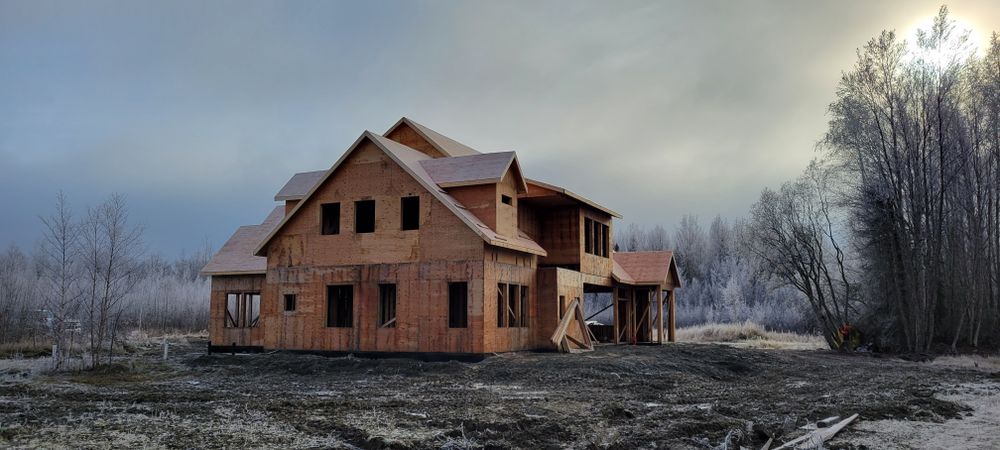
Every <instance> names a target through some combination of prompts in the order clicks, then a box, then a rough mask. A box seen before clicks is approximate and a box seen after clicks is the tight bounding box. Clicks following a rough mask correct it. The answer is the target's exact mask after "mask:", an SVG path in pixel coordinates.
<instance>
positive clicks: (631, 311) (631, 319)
mask: <svg viewBox="0 0 1000 450" xmlns="http://www.w3.org/2000/svg"><path fill="white" fill-rule="evenodd" d="M628 340H629V343H630V344H635V287H631V288H629V302H628Z"/></svg>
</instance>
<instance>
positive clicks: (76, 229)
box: [0, 193, 212, 366]
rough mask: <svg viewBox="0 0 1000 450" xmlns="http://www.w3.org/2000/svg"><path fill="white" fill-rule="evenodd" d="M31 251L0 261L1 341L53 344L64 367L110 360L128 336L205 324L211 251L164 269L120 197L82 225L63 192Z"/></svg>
mask: <svg viewBox="0 0 1000 450" xmlns="http://www.w3.org/2000/svg"><path fill="white" fill-rule="evenodd" d="M40 222H41V224H42V225H43V227H42V231H43V233H42V238H41V240H40V241H39V243H38V245H36V246H35V247H34V248H33V249H31V251H30V252H29V253H25V252H24V251H22V250H21V249H19V248H17V247H15V246H11V247H10V248H8V249H7V250H6V251H5V252H3V253H0V343H18V342H21V343H23V342H26V341H28V342H33V343H36V344H41V343H46V344H48V343H51V344H54V345H55V346H56V349H57V355H56V356H57V358H56V359H57V364H59V363H60V362H61V361H62V360H64V359H65V358H66V357H70V356H80V357H84V356H85V357H86V358H87V362H88V364H89V365H90V366H96V365H99V364H101V363H103V362H108V361H110V360H111V358H112V356H113V354H114V351H115V345H116V344H117V345H119V347H120V346H121V344H122V343H123V342H124V340H123V336H121V333H122V330H133V329H139V330H156V331H195V330H203V329H205V328H206V327H207V324H208V310H207V308H206V307H205V306H206V305H205V301H204V300H205V299H206V298H208V293H209V289H210V286H209V282H208V280H207V279H206V278H204V277H201V276H199V274H198V272H199V271H200V270H201V268H202V267H203V266H204V265H205V264H206V263H207V262H208V259H209V258H210V257H211V255H212V251H211V249H210V248H208V247H207V246H206V247H205V248H204V249H202V250H200V251H198V252H196V253H195V254H193V255H190V256H187V255H185V256H182V257H180V258H178V259H177V260H175V261H167V260H165V259H163V258H162V257H159V256H157V255H148V254H146V252H145V247H144V245H143V240H142V234H143V230H142V228H141V227H139V226H136V225H133V224H132V223H131V222H130V220H129V214H128V207H127V203H126V201H125V198H124V197H123V196H121V195H112V196H111V197H109V198H108V199H107V200H106V201H104V202H102V203H101V204H99V205H97V206H95V207H92V208H87V209H86V211H85V212H84V214H82V215H81V216H80V217H77V216H76V215H75V214H74V213H73V211H72V209H71V208H70V205H69V202H68V201H67V199H66V197H65V196H64V195H63V194H62V193H60V194H59V195H58V196H57V198H56V202H55V207H54V209H53V212H52V213H51V215H48V216H45V217H42V218H40Z"/></svg>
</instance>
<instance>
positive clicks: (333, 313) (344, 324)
mask: <svg viewBox="0 0 1000 450" xmlns="http://www.w3.org/2000/svg"><path fill="white" fill-rule="evenodd" d="M353 322H354V286H349V285H347V286H345V285H341V286H327V287H326V326H328V327H331V328H351V327H352V326H353Z"/></svg>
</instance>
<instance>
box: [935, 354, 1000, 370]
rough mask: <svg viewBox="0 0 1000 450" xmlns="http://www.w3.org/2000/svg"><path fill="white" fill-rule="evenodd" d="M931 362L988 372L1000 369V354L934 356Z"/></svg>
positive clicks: (937, 364) (938, 364)
mask: <svg viewBox="0 0 1000 450" xmlns="http://www.w3.org/2000/svg"><path fill="white" fill-rule="evenodd" d="M931 364H933V365H936V366H950V367H962V368H966V369H980V370H985V371H988V372H996V371H1000V356H996V355H992V356H982V355H959V356H942V357H940V358H934V361H932V362H931Z"/></svg>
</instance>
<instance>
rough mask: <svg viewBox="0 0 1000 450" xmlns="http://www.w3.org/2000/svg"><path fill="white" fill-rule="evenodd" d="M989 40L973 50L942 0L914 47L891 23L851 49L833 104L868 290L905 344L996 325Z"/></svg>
mask: <svg viewBox="0 0 1000 450" xmlns="http://www.w3.org/2000/svg"><path fill="white" fill-rule="evenodd" d="M997 47H998V44H997V39H996V38H995V37H994V39H993V41H992V42H991V48H990V50H989V52H987V55H986V57H985V58H982V59H977V57H976V56H974V54H973V53H972V52H971V50H970V49H969V48H968V34H967V32H963V31H962V30H957V29H956V27H955V23H954V21H952V20H951V19H950V18H949V16H948V10H947V8H944V7H942V8H941V10H940V12H939V14H938V16H937V17H936V18H935V20H934V24H933V26H932V27H931V28H930V29H929V30H925V31H923V32H921V33H919V34H918V37H917V47H916V49H915V50H912V51H908V50H907V46H906V44H905V43H904V42H902V41H900V40H899V39H897V37H896V35H895V34H894V33H892V32H888V31H887V32H883V33H882V34H881V35H880V36H879V37H877V38H875V39H872V40H871V41H870V42H869V43H868V44H867V45H865V46H864V47H863V48H862V49H861V50H859V52H858V62H857V64H856V66H855V67H854V68H853V69H852V70H851V71H849V72H847V73H845V74H844V76H843V78H842V80H841V82H840V86H839V88H838V92H837V100H836V101H835V102H834V103H833V104H832V105H831V107H830V112H831V115H832V120H831V122H830V129H829V131H828V133H827V135H826V137H825V140H824V143H825V144H826V145H827V146H828V148H829V149H830V150H831V154H832V155H833V156H834V157H836V158H837V159H838V160H839V162H840V163H841V164H842V167H843V168H844V169H845V170H847V171H849V172H851V173H852V174H853V176H852V177H849V178H848V180H852V182H851V183H848V184H847V186H848V187H849V188H850V189H851V190H852V192H851V194H850V196H849V197H850V202H849V204H848V206H849V208H850V211H851V213H852V215H853V217H854V223H855V228H854V237H855V239H856V245H857V246H858V248H859V249H860V250H861V253H862V256H863V257H864V260H865V268H866V271H867V272H868V273H869V278H868V282H867V283H865V286H868V288H869V289H870V294H871V295H869V296H868V297H870V298H872V300H873V301H874V302H876V303H877V304H874V306H875V308H876V309H878V310H879V311H882V310H884V311H887V312H890V313H891V316H892V317H893V318H894V319H895V321H894V322H895V327H896V329H897V331H898V333H894V334H896V335H898V338H899V339H898V341H899V342H900V346H901V347H903V348H906V349H909V350H914V351H925V350H928V349H930V347H931V345H932V344H933V343H935V342H949V343H950V344H951V345H952V346H953V347H954V346H955V345H956V344H957V343H958V341H959V340H960V338H961V337H962V336H963V335H965V336H967V341H968V343H970V344H971V345H977V344H978V341H979V334H980V333H981V330H983V329H984V328H986V327H985V326H984V323H988V324H991V325H995V324H997V320H996V319H997V314H996V310H997V308H996V306H995V305H997V304H998V300H997V295H998V294H997V289H996V281H995V279H996V275H995V273H996V272H997V270H995V268H996V267H997V263H996V260H997V253H998V252H997V250H996V249H997V247H998V244H997V239H998V234H997V232H996V230H997V214H996V209H997V208H996V207H997V203H996V202H997V200H996V196H997V187H996V186H997V185H998V183H1000V177H998V173H997V164H996V160H997V156H996V152H997V150H996V147H997V140H998V137H997V136H998V133H997V115H996V109H997V106H996V104H997V101H996V98H997V91H998V89H997V80H998V79H1000V76H998V73H1000V65H998V64H997V61H998V58H997V53H998V51H1000V50H998V49H997ZM883 307H884V308H883Z"/></svg>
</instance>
